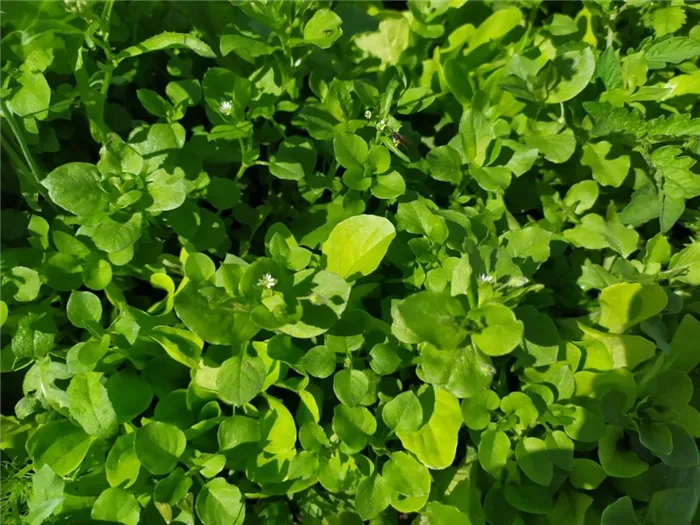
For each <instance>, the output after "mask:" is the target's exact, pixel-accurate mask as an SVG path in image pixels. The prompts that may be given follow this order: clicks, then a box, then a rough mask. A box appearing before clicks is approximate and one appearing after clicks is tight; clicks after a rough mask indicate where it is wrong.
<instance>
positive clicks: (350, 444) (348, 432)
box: [333, 405, 377, 454]
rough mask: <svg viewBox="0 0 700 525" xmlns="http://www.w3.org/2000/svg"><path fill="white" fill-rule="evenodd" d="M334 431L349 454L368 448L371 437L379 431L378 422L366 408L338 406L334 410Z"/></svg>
mask: <svg viewBox="0 0 700 525" xmlns="http://www.w3.org/2000/svg"><path fill="white" fill-rule="evenodd" d="M333 431H334V432H335V433H336V434H337V435H338V437H339V438H340V440H341V441H342V442H343V443H344V445H345V446H346V447H347V450H348V453H353V454H354V453H356V452H359V451H361V450H362V449H363V448H365V447H366V446H367V443H368V442H369V438H370V436H372V435H373V434H374V433H375V432H376V431H377V421H376V420H375V419H374V417H373V416H372V413H371V412H370V411H369V410H367V409H366V408H365V407H359V406H356V407H353V408H350V407H348V406H346V405H338V406H336V407H335V408H334V409H333Z"/></svg>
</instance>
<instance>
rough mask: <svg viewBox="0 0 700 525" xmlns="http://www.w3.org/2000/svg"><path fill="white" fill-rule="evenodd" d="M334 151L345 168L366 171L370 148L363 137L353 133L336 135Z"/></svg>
mask: <svg viewBox="0 0 700 525" xmlns="http://www.w3.org/2000/svg"><path fill="white" fill-rule="evenodd" d="M333 152H334V153H335V158H336V160H337V161H338V163H339V164H340V165H341V166H343V167H344V168H346V169H348V170H353V169H354V170H359V171H360V172H364V166H365V163H366V162H367V155H368V154H369V148H368V147H367V143H366V142H365V141H364V140H363V139H362V137H359V136H357V135H353V134H351V133H340V134H338V135H336V136H335V138H334V139H333Z"/></svg>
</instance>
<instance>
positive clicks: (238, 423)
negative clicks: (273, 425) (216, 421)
mask: <svg viewBox="0 0 700 525" xmlns="http://www.w3.org/2000/svg"><path fill="white" fill-rule="evenodd" d="M260 438H261V435H260V423H259V422H258V420H257V419H253V418H250V417H246V416H231V417H229V418H226V419H224V420H223V421H222V422H221V424H220V425H219V430H218V432H217V439H218V442H219V450H229V449H232V448H236V447H237V446H238V445H241V444H243V443H257V442H258V441H260Z"/></svg>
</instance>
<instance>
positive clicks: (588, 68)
mask: <svg viewBox="0 0 700 525" xmlns="http://www.w3.org/2000/svg"><path fill="white" fill-rule="evenodd" d="M552 64H554V68H555V69H556V71H557V74H558V75H559V82H558V83H557V84H556V85H555V86H554V89H552V90H551V91H549V93H548V96H547V103H549V104H556V103H559V102H566V101H567V100H571V99H572V98H574V97H575V96H576V95H578V94H579V93H580V92H581V91H583V90H584V89H585V87H586V86H587V85H588V84H589V83H590V81H591V79H592V78H593V73H594V72H595V57H594V56H593V51H591V48H590V47H588V46H587V45H584V44H582V43H580V42H572V43H569V44H565V45H564V46H562V47H560V48H559V49H557V54H556V56H555V57H554V60H553V61H552Z"/></svg>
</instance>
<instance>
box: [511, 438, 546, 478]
mask: <svg viewBox="0 0 700 525" xmlns="http://www.w3.org/2000/svg"><path fill="white" fill-rule="evenodd" d="M509 448H510V447H509ZM515 459H516V460H517V462H518V466H519V467H520V469H521V470H522V471H523V472H524V473H525V475H526V476H527V477H528V478H530V479H531V480H532V481H534V482H535V483H537V484H538V485H544V486H545V487H546V486H549V484H550V483H551V482H552V474H553V467H552V461H551V459H550V458H549V455H548V453H547V446H546V445H545V442H544V441H542V440H541V439H538V438H523V440H522V441H520V442H518V444H517V445H516V446H515Z"/></svg>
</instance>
